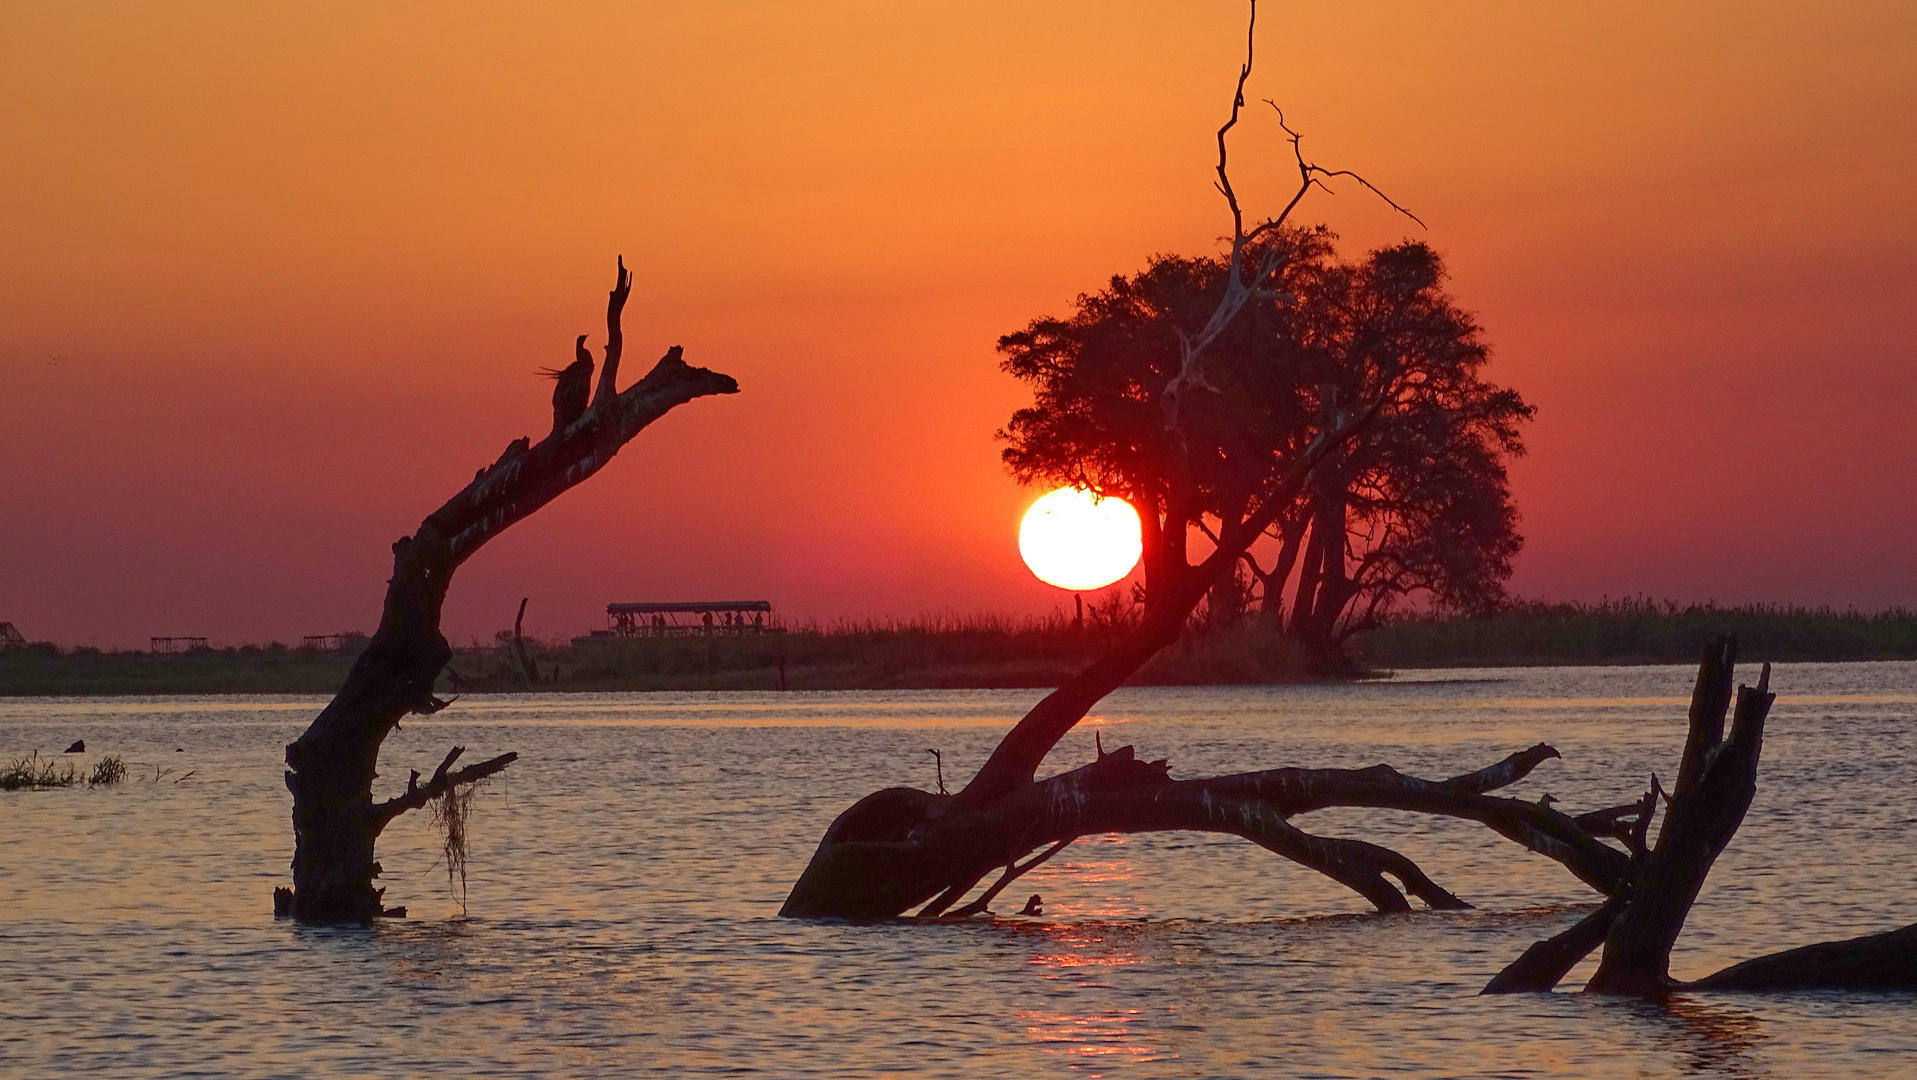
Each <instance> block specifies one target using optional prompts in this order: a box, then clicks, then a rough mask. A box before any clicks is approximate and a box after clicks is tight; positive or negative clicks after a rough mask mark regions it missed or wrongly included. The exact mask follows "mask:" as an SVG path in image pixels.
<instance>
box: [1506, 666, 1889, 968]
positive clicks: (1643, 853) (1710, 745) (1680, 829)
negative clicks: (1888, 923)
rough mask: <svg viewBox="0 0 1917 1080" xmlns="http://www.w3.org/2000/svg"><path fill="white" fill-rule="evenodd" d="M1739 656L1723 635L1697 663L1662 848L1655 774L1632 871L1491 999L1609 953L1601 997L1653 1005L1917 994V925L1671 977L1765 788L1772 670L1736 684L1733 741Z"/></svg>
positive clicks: (1632, 838)
mask: <svg viewBox="0 0 1917 1080" xmlns="http://www.w3.org/2000/svg"><path fill="white" fill-rule="evenodd" d="M1735 660H1736V642H1735V640H1734V639H1732V638H1729V637H1723V638H1719V639H1718V640H1717V641H1716V642H1714V643H1712V645H1711V646H1710V648H1708V649H1707V650H1706V651H1705V654H1704V659H1703V662H1702V663H1701V664H1700V665H1699V667H1698V674H1697V686H1696V689H1695V690H1694V691H1693V693H1692V696H1691V714H1690V732H1689V735H1688V737H1687V738H1686V740H1685V744H1684V756H1683V758H1682V760H1681V761H1680V763H1679V765H1678V774H1677V783H1676V785H1675V787H1674V788H1673V790H1672V791H1671V794H1670V797H1669V799H1668V802H1667V809H1666V811H1665V815H1664V821H1663V824H1662V826H1661V827H1660V829H1659V832H1658V839H1657V844H1656V845H1655V847H1650V848H1647V847H1646V846H1645V843H1644V838H1645V836H1646V834H1647V833H1648V826H1649V822H1650V819H1651V815H1652V814H1653V813H1654V812H1655V810H1656V806H1657V803H1658V801H1659V799H1660V796H1661V795H1662V792H1661V790H1660V789H1659V785H1658V783H1657V778H1656V777H1652V779H1651V791H1650V793H1649V794H1647V795H1646V796H1645V798H1644V801H1643V802H1641V803H1640V804H1639V806H1638V813H1637V819H1636V821H1635V823H1634V825H1633V828H1632V829H1631V831H1630V832H1629V834H1628V838H1629V843H1630V846H1631V847H1632V849H1633V850H1632V859H1631V867H1630V871H1629V873H1628V874H1626V875H1625V878H1624V880H1623V882H1622V884H1621V886H1620V887H1619V888H1617V889H1615V890H1612V895H1611V898H1610V899H1609V900H1607V901H1606V902H1605V903H1604V904H1603V905H1602V906H1600V907H1598V908H1597V909H1596V910H1595V911H1592V912H1591V913H1590V914H1589V915H1586V916H1585V917H1584V918H1583V919H1581V920H1579V922H1578V923H1577V924H1576V925H1575V926H1572V927H1571V928H1570V929H1569V930H1566V931H1564V932H1563V933H1560V934H1558V935H1556V936H1555V937H1552V938H1549V939H1547V940H1545V941H1541V942H1539V943H1537V944H1535V945H1533V946H1531V947H1530V948H1529V949H1527V950H1525V952H1524V955H1522V956H1520V957H1519V958H1518V959H1517V960H1516V961H1514V962H1513V963H1512V964H1511V965H1510V966H1508V967H1506V968H1505V969H1504V970H1503V971H1502V972H1500V973H1499V974H1498V976H1497V977H1496V978H1494V979H1492V980H1491V982H1490V984H1489V985H1487V986H1486V987H1485V989H1484V992H1485V993H1487V994H1499V993H1520V992H1527V991H1531V992H1540V991H1548V990H1550V989H1552V988H1553V987H1555V986H1556V985H1557V984H1558V982H1559V980H1561V979H1563V978H1564V976H1565V975H1566V974H1567V973H1568V972H1569V971H1570V970H1571V968H1572V967H1574V966H1576V965H1577V963H1578V962H1579V961H1580V960H1582V959H1584V958H1585V957H1586V956H1589V955H1590V954H1591V952H1592V951H1594V950H1596V949H1598V948H1599V947H1602V948H1603V950H1604V951H1603V954H1602V958H1601V959H1600V960H1599V963H1598V969H1597V972H1596V973H1595V974H1594V975H1592V977H1591V981H1590V982H1589V983H1587V984H1586V985H1585V989H1586V990H1587V991H1590V992H1592V993H1601V994H1630V995H1638V996H1646V997H1655V996H1658V995H1662V994H1665V993H1668V992H1670V991H1673V990H1808V989H1871V990H1880V989H1917V926H1909V927H1905V928H1903V929H1901V930H1893V931H1890V932H1888V933H1883V934H1872V935H1868V936H1866V937H1860V938H1853V939H1850V940H1848V941H1834V942H1827V943H1824V944H1819V945H1808V946H1805V947H1803V948H1799V949H1791V950H1789V951H1786V952H1781V953H1775V954H1772V955H1770V956H1762V957H1759V958H1757V959H1755V960H1746V961H1745V962H1743V963H1741V964H1735V965H1732V966H1731V967H1728V968H1725V969H1724V970H1723V971H1720V972H1717V973H1716V974H1714V975H1709V976H1706V977H1705V978H1702V979H1699V980H1697V981H1696V982H1691V983H1683V982H1678V981H1676V980H1673V979H1672V978H1671V976H1670V960H1671V947H1672V946H1673V945H1674V944H1676V942H1677V937H1678V933H1679V932H1680V931H1681V930H1682V929H1683V927H1684V920H1685V918H1686V917H1687V916H1688V915H1689V914H1690V910H1691V905H1692V904H1693V903H1695V902H1696V900H1697V894H1698V890H1700V889H1701V888H1703V885H1704V879H1705V878H1706V877H1707V876H1708V875H1709V874H1710V872H1711V866H1712V864H1713V863H1715V862H1716V860H1717V856H1718V855H1719V854H1720V853H1722V852H1723V850H1724V847H1725V845H1727V844H1729V843H1730V840H1731V837H1732V835H1733V834H1735V833H1736V832H1737V828H1738V826H1739V825H1740V824H1741V823H1742V822H1743V820H1744V814H1745V812H1746V811H1748V810H1749V809H1750V805H1751V800H1752V798H1753V797H1754V796H1755V795H1756V792H1757V763H1758V758H1759V756H1760V755H1761V754H1762V752H1763V743H1764V723H1765V720H1766V718H1767V717H1768V715H1769V713H1770V706H1771V703H1772V701H1773V700H1775V695H1773V694H1771V693H1770V692H1769V684H1770V665H1768V664H1766V665H1764V669H1763V674H1762V675H1761V676H1759V678H1758V682H1757V686H1756V687H1749V686H1744V687H1739V688H1738V690H1737V694H1736V701H1737V709H1736V712H1735V714H1734V715H1733V716H1732V718H1731V730H1730V734H1729V735H1728V736H1726V735H1725V733H1724V720H1725V714H1726V712H1727V710H1728V709H1729V706H1730V703H1731V700H1732V695H1731V684H1732V673H1733V669H1734V665H1735Z"/></svg>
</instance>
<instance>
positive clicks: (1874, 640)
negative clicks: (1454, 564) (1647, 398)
mask: <svg viewBox="0 0 1917 1080" xmlns="http://www.w3.org/2000/svg"><path fill="white" fill-rule="evenodd" d="M1724 633H1730V634H1736V635H1737V639H1738V654H1739V656H1740V657H1743V658H1747V659H1749V660H1753V661H1780V662H1781V661H1805V660H1810V661H1839V660H1917V611H1912V610H1909V609H1906V608H1891V609H1888V610H1884V611H1877V612H1861V611H1855V610H1850V611H1839V610H1836V609H1833V608H1828V607H1821V608H1812V607H1794V606H1787V605H1782V604H1747V605H1743V606H1738V607H1718V606H1717V605H1715V604H1708V603H1707V604H1678V603H1675V602H1673V601H1668V600H1666V601H1654V600H1648V599H1635V600H1607V601H1603V602H1600V603H1596V604H1575V603H1573V604H1545V603H1535V602H1529V603H1519V604H1515V605H1513V606H1512V607H1510V608H1508V609H1506V610H1504V611H1501V612H1499V613H1498V614H1496V615H1491V616H1488V617H1485V618H1479V619H1428V618H1407V619H1401V620H1399V621H1396V622H1393V623H1391V624H1390V625H1388V626H1385V627H1383V628H1381V629H1378V630H1373V631H1369V632H1367V633H1366V634H1364V635H1363V636H1362V637H1361V639H1360V645H1359V648H1360V654H1361V656H1362V658H1363V663H1365V664H1367V665H1369V666H1372V667H1505V666H1522V665H1534V664H1535V665H1542V664H1688V663H1694V662H1695V661H1696V660H1697V657H1698V655H1699V654H1700V653H1701V652H1702V651H1703V649H1704V645H1705V643H1707V642H1709V641H1710V640H1711V639H1712V638H1714V637H1716V636H1717V635H1718V634H1724Z"/></svg>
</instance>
